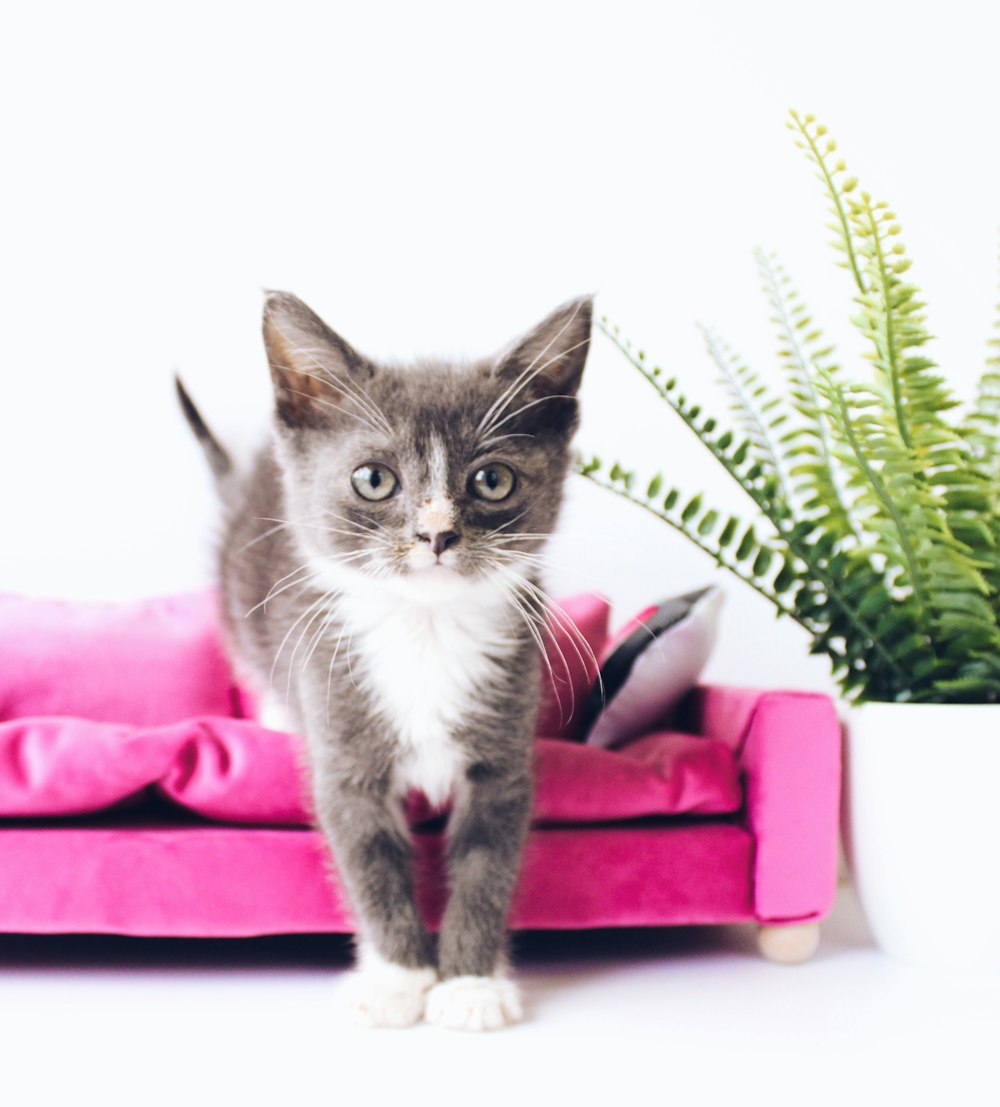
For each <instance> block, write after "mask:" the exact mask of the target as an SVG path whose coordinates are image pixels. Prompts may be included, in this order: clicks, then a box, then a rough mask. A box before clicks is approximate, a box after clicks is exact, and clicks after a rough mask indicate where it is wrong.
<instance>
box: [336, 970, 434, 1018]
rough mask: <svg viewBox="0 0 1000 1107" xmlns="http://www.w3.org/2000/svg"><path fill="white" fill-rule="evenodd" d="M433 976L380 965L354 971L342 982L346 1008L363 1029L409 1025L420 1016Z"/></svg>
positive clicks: (429, 973) (422, 971) (429, 971)
mask: <svg viewBox="0 0 1000 1107" xmlns="http://www.w3.org/2000/svg"><path fill="white" fill-rule="evenodd" d="M435 980H437V973H435V971H434V970H433V969H430V968H424V969H408V968H405V967H404V966H402V965H393V964H390V963H389V962H382V963H380V964H376V965H363V966H362V967H361V968H358V969H355V970H354V971H353V972H352V973H351V974H350V976H348V978H347V979H346V980H345V981H344V984H343V991H342V995H343V997H344V999H345V1001H346V1003H347V1007H348V1009H349V1010H350V1011H351V1013H352V1014H353V1015H354V1017H355V1018H356V1019H357V1021H358V1022H360V1023H362V1025H364V1026H373V1027H374V1026H392V1027H403V1026H412V1025H413V1024H414V1023H416V1022H419V1021H420V1019H421V1018H422V1017H423V1014H424V1006H425V1004H426V1002H427V993H428V990H429V989H430V987H431V985H432V984H433V983H434V981H435Z"/></svg>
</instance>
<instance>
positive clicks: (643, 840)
mask: <svg viewBox="0 0 1000 1107" xmlns="http://www.w3.org/2000/svg"><path fill="white" fill-rule="evenodd" d="M566 607H567V610H568V611H569V612H570V613H571V614H572V615H573V618H574V619H575V620H576V622H577V624H578V625H579V626H580V628H581V630H582V632H583V633H584V634H585V635H586V637H587V638H588V641H590V643H591V645H592V646H593V647H594V649H595V652H597V653H600V651H601V649H602V648H603V646H604V644H605V639H606V629H607V628H606V623H607V608H606V605H604V604H603V602H602V601H594V600H592V599H589V600H588V599H586V598H580V599H578V600H576V601H569V602H568V603H567V604H566ZM591 676H592V673H588V672H585V671H584V672H578V673H575V674H574V673H567V675H566V681H565V683H567V684H573V685H574V686H575V688H574V690H573V697H572V698H571V701H570V704H569V708H570V709H569V710H566V709H565V696H564V697H563V700H564V709H563V710H562V711H557V710H553V706H554V703H553V699H552V695H551V690H550V694H549V701H550V702H549V705H548V708H547V709H546V710H545V711H543V716H542V718H543V726H544V727H545V728H547V732H548V734H549V735H551V736H548V737H539V738H538V740H537V743H536V778H537V796H536V803H535V823H534V827H533V830H532V833H531V835H530V838H529V841H528V845H527V851H526V855H525V859H524V865H523V870H522V874H521V878H520V881H519V884H518V887H517V892H516V895H515V898H514V903H513V907H512V914H511V920H510V921H511V925H512V927H514V928H522V929H536V928H582V927H609V926H612V927H617V926H660V925H672V924H692V923H735V922H756V923H758V924H765V927H766V928H767V929H765V930H764V931H762V933H765V934H771V935H773V934H778V935H779V936H780V934H781V933H782V932H785V933H802V932H803V930H804V932H805V933H807V935H811V937H812V939H813V942H812V944H814V938H815V931H816V928H815V925H814V924H815V923H816V922H817V921H818V920H819V919H820V918H821V917H822V916H823V915H825V914H826V913H827V912H828V911H829V909H830V907H831V905H832V902H833V896H834V891H835V884H836V867H837V846H836V842H837V811H838V796H839V783H840V736H839V726H838V722H837V718H836V714H835V712H834V708H833V705H832V704H831V702H830V701H829V700H828V699H827V698H826V697H824V696H821V695H814V694H808V693H798V692H758V691H750V690H744V689H733V688H721V687H701V688H698V689H696V690H695V691H694V692H693V693H692V694H691V695H690V696H689V697H688V698H687V700H686V701H685V703H684V704H683V707H682V710H681V712H680V713H679V715H678V716H677V718H675V719H673V720H664V726H663V729H662V730H658V731H657V732H655V733H652V734H648V735H644V736H642V737H640V738H639V739H637V740H635V741H633V742H630V743H629V744H628V745H627V746H626V747H624V748H623V749H620V750H616V751H607V750H600V749H595V748H592V747H589V746H585V745H581V744H579V743H578V742H575V741H572V740H571V736H572V733H573V728H574V726H575V725H576V723H577V714H578V712H577V705H578V704H579V702H580V701H582V700H583V699H584V698H585V696H584V695H583V694H582V693H585V691H586V685H587V683H588V682H589V680H590V678H591ZM251 716H252V707H251V705H250V704H249V702H248V699H247V697H246V696H245V695H244V694H242V693H241V691H240V690H239V689H238V688H236V687H235V686H234V684H233V682H232V679H231V677H230V674H229V671H228V668H227V666H226V662H225V659H224V658H223V656H222V653H221V650H220V647H219V643H218V637H217V624H216V618H215V609H214V600H213V598H212V597H211V596H210V595H205V594H194V595H186V596H176V597H168V598H160V599H156V600H150V601H146V602H144V603H139V604H128V605H95V604H69V603H60V602H56V601H48V600H34V599H25V598H19V597H0V931H6V932H27V933H68V932H95V933H114V934H128V935H158V936H192V937H218V936H250V935H260V934H271V933H294V932H307V931H319V932H324V931H334V932H336V931H344V932H346V931H350V930H351V929H352V919H351V912H350V908H349V905H348V904H347V903H345V902H344V900H343V899H342V898H341V897H340V896H339V894H338V893H337V892H336V891H335V885H334V883H333V882H331V880H330V877H329V868H330V865H331V861H330V858H329V856H328V854H327V851H326V849H325V846H324V843H323V841H322V839H321V838H320V836H319V835H318V834H317V833H316V832H315V831H314V830H312V829H311V828H310V826H309V812H308V803H307V801H306V799H305V789H304V786H303V774H302V771H301V749H300V743H299V740H298V739H296V738H294V737H292V736H290V735H285V734H279V733H276V732H273V731H269V730H266V729H264V728H263V727H261V726H259V725H258V724H257V723H256V722H254V721H253V719H252V717H251ZM556 731H561V734H558V735H557V734H554V732H556ZM543 733H544V731H543ZM410 817H411V822H412V825H413V826H414V832H415V841H416V843H417V846H416V855H417V860H418V865H419V869H418V871H419V873H420V878H419V885H420V890H421V898H422V906H423V908H424V910H425V913H426V914H427V916H428V919H429V920H430V921H431V923H432V924H434V923H435V922H436V920H437V918H438V916H439V914H440V910H441V905H442V899H443V895H444V890H443V888H442V886H441V881H440V876H439V874H440V865H439V854H440V849H441V841H442V835H441V826H442V822H443V816H441V815H439V814H438V813H435V812H432V811H429V810H427V809H426V808H424V807H422V805H421V803H420V800H419V797H415V798H414V801H413V803H412V804H411V811H410ZM774 928H782V929H774ZM806 945H807V946H809V945H810V942H809V941H807V942H806ZM762 948H764V949H765V952H768V953H769V954H770V955H772V956H775V957H777V958H778V959H788V960H793V959H800V958H801V956H803V955H804V953H803V947H802V944H801V942H800V943H799V945H798V946H797V947H796V948H797V949H798V951H799V952H798V953H797V954H796V953H791V954H789V953H787V951H786V953H782V950H781V948H780V943H779V946H778V947H775V946H773V945H772V946H771V947H768V946H767V945H766V943H764V942H762ZM807 952H808V950H805V953H807Z"/></svg>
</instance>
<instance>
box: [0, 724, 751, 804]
mask: <svg viewBox="0 0 1000 1107" xmlns="http://www.w3.org/2000/svg"><path fill="white" fill-rule="evenodd" d="M302 765H303V751H302V742H301V740H300V739H298V738H296V737H294V736H292V735H288V734H279V733H277V732H274V731H269V730H265V729H264V728H263V727H261V726H259V725H258V724H257V723H255V722H252V721H250V720H246V719H227V718H220V717H212V716H208V717H199V718H194V719H187V720H184V721H182V722H179V723H173V724H171V725H169V726H162V727H147V728H132V727H128V726H124V725H122V724H118V723H96V722H92V721H90V720H88V719H75V718H68V717H65V716H47V717H41V718H28V719H18V720H14V721H11V722H7V723H0V818H5V817H6V818H10V817H31V818H39V817H46V816H47V817H53V816H61V815H79V814H84V813H89V814H92V813H96V812H99V811H102V810H105V809H108V808H111V807H115V806H117V805H119V804H121V803H123V802H125V801H128V800H129V799H132V798H135V797H137V796H139V795H140V794H141V793H142V792H144V791H145V790H147V789H148V790H150V791H152V792H154V793H156V794H157V795H158V796H159V797H160V798H162V799H166V800H168V801H170V802H171V803H172V804H174V805H176V806H177V807H178V808H180V809H183V810H186V811H189V812H191V813H193V814H196V815H199V816H202V817H203V818H208V819H213V820H216V821H219V822H229V823H245V824H258V825H260V824H264V825H278V826H281V825H291V826H307V825H309V823H310V822H311V819H310V812H309V802H308V798H307V789H306V785H305V775H304V773H303V771H302ZM535 780H536V785H535V818H536V820H538V821H540V822H609V821H613V820H617V819H629V818H636V817H639V816H646V815H677V814H691V813H701V814H725V813H727V812H733V811H736V810H738V809H739V807H740V804H741V803H742V799H743V789H742V787H741V785H740V781H739V770H738V767H737V764H736V760H735V758H734V757H733V755H732V753H731V752H730V751H729V750H728V749H727V748H726V746H725V744H724V743H722V742H719V741H716V740H713V739H707V738H698V737H696V736H694V735H690V734H677V733H671V732H669V731H665V732H662V733H658V734H650V735H647V736H645V737H644V738H641V739H639V740H638V741H636V742H634V743H632V744H631V745H630V746H627V747H625V748H624V749H623V750H622V751H621V752H620V753H610V752H608V751H606V750H598V749H593V748H591V747H589V746H579V745H576V744H574V743H570V742H564V741H561V740H557V739H551V738H540V739H538V741H537V742H536V743H535ZM427 814H428V813H427V812H426V810H424V811H422V812H421V811H420V810H419V809H418V810H417V812H416V813H415V814H414V819H415V820H416V821H419V820H420V819H421V818H422V817H426V816H427Z"/></svg>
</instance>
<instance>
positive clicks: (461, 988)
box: [426, 976, 523, 1030]
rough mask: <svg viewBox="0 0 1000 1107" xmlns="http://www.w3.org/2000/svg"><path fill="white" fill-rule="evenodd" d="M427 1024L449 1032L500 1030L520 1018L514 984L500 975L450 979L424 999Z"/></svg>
mask: <svg viewBox="0 0 1000 1107" xmlns="http://www.w3.org/2000/svg"><path fill="white" fill-rule="evenodd" d="M426 1017H427V1021H428V1022H432V1023H434V1024H435V1025H437V1026H444V1027H447V1028H448V1029H449V1030H500V1029H501V1028H502V1027H504V1026H510V1025H511V1023H515V1022H518V1021H519V1020H520V1019H521V1018H522V1017H523V1011H522V1009H521V997H520V996H519V995H518V991H517V985H515V984H514V982H513V981H512V980H507V979H506V978H505V977H502V976H453V977H452V978H451V979H450V980H442V981H441V983H440V984H435V985H434V987H433V988H431V990H430V993H429V994H428V996H427V1012H426Z"/></svg>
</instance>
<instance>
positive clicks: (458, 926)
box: [427, 766, 531, 1030]
mask: <svg viewBox="0 0 1000 1107" xmlns="http://www.w3.org/2000/svg"><path fill="white" fill-rule="evenodd" d="M495 773H496V775H494V774H495ZM480 774H481V775H480ZM471 776H472V778H473V779H471V780H469V781H468V783H467V784H466V786H465V788H464V789H463V791H462V793H461V794H460V795H459V797H458V798H457V802H456V807H455V810H454V812H453V813H452V816H451V822H450V825H449V835H448V868H449V875H450V878H451V898H450V900H449V903H448V908H447V911H446V912H445V916H444V919H443V921H442V924H441V934H440V940H439V948H438V970H439V972H440V975H441V983H439V984H436V985H435V986H434V987H433V988H432V989H431V992H430V995H429V997H428V1000H427V1020H428V1022H433V1023H436V1024H437V1025H439V1026H446V1027H449V1028H450V1029H454V1030H497V1029H499V1028H500V1027H503V1026H507V1025H509V1024H510V1023H513V1022H517V1021H518V1020H519V1019H520V1018H521V1002H520V999H519V997H518V992H517V988H516V986H515V985H514V983H513V981H511V980H510V979H508V978H507V977H506V976H505V975H504V973H503V965H502V962H503V957H504V943H505V936H506V923H507V911H508V907H509V904H510V896H511V892H512V890H513V887H514V882H515V880H516V878H517V873H518V867H519V864H520V859H521V851H522V847H523V845H524V839H525V837H526V835H527V830H528V822H529V819H530V815H531V775H530V772H528V771H523V770H522V771H519V772H512V773H503V774H501V773H499V772H497V771H496V770H494V769H493V768H491V767H489V766H477V767H474V768H473V770H472V771H471ZM477 776H478V779H477Z"/></svg>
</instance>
